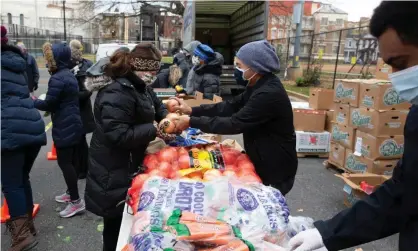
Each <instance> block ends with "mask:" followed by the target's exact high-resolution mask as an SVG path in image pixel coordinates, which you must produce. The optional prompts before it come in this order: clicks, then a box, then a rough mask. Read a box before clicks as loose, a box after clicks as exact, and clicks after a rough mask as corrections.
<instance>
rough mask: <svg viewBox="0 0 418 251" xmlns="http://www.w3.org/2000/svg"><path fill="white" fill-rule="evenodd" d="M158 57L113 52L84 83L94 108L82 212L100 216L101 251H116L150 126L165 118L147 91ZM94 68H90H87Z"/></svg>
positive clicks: (142, 51)
mask: <svg viewBox="0 0 418 251" xmlns="http://www.w3.org/2000/svg"><path fill="white" fill-rule="evenodd" d="M160 60H161V52H160V51H159V50H158V49H156V48H155V47H154V46H153V45H152V44H148V43H141V44H138V45H137V46H136V47H135V48H134V49H133V50H132V52H129V51H124V50H119V51H116V52H115V53H114V54H113V55H112V56H111V58H110V59H109V63H107V64H106V65H105V66H104V74H103V75H102V76H100V74H95V76H96V78H95V79H90V78H88V79H87V82H86V87H87V89H88V90H90V91H98V93H97V97H96V100H95V104H94V117H95V121H96V129H95V131H94V132H93V137H92V139H91V142H90V156H89V162H90V166H89V172H88V174H87V183H86V193H85V199H86V206H87V209H88V210H89V211H91V212H92V213H94V214H96V215H99V216H102V217H103V222H104V229H103V242H104V243H103V250H104V251H114V250H116V245H117V240H118V235H119V228H120V225H121V222H122V213H123V207H124V203H120V202H121V201H124V200H125V198H126V194H127V191H128V188H129V186H130V184H131V178H132V177H133V175H134V174H135V173H136V172H138V166H139V165H140V164H141V163H142V161H143V159H144V156H145V151H146V148H147V146H148V144H149V143H150V142H151V141H153V140H154V139H155V137H156V136H157V134H158V132H157V129H156V127H155V126H154V121H157V122H159V121H160V120H162V119H163V118H165V116H166V115H167V114H168V112H167V110H166V108H165V106H164V105H163V104H162V102H161V101H160V100H159V99H158V98H157V96H156V94H155V93H154V91H152V88H151V87H150V86H148V85H150V84H151V83H152V81H153V78H154V76H155V74H156V73H157V71H158V69H159V67H160ZM93 67H94V66H93Z"/></svg>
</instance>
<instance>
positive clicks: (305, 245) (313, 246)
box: [289, 228, 327, 251]
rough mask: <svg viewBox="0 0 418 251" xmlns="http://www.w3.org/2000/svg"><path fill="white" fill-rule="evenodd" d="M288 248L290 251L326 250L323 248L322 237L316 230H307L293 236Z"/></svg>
mask: <svg viewBox="0 0 418 251" xmlns="http://www.w3.org/2000/svg"><path fill="white" fill-rule="evenodd" d="M289 248H290V250H291V251H313V250H318V249H320V250H321V251H326V250H327V249H326V248H325V247H324V242H323V241H322V236H321V234H320V233H319V231H318V229H316V228H313V229H308V230H305V231H302V232H300V233H298V234H297V235H295V236H294V237H293V238H292V239H290V241H289Z"/></svg>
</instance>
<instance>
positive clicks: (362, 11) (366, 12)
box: [324, 0, 381, 21]
mask: <svg viewBox="0 0 418 251" xmlns="http://www.w3.org/2000/svg"><path fill="white" fill-rule="evenodd" d="M324 2H328V3H331V4H333V5H334V6H335V7H337V8H339V9H341V10H343V11H345V12H347V13H348V20H349V21H359V20H360V17H371V16H372V14H373V10H374V8H376V7H377V6H378V5H379V4H380V2H381V0H326V1H324Z"/></svg>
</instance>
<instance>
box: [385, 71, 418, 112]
mask: <svg viewBox="0 0 418 251" xmlns="http://www.w3.org/2000/svg"><path fill="white" fill-rule="evenodd" d="M389 78H390V80H391V81H392V84H393V87H395V90H396V91H397V92H398V94H399V97H400V98H401V99H403V100H406V101H408V102H410V103H411V104H414V105H418V65H416V66H412V67H409V68H407V69H405V70H402V71H398V72H395V73H392V74H389Z"/></svg>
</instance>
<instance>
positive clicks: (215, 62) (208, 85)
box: [186, 44, 224, 100]
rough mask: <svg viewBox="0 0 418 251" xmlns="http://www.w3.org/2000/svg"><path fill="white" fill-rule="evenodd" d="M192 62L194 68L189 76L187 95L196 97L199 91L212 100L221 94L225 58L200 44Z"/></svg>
mask: <svg viewBox="0 0 418 251" xmlns="http://www.w3.org/2000/svg"><path fill="white" fill-rule="evenodd" d="M192 61H193V65H194V67H193V68H192V69H191V70H190V72H189V75H188V76H187V83H186V92H187V94H188V95H194V94H195V92H196V91H199V92H201V93H203V97H204V98H206V99H210V100H212V99H213V96H214V95H217V94H219V85H220V77H221V75H222V65H223V63H224V58H223V56H222V55H221V54H220V53H218V52H215V51H213V49H212V48H210V47H209V46H207V45H205V44H200V45H199V46H197V47H196V49H195V50H194V55H193V59H192Z"/></svg>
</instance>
